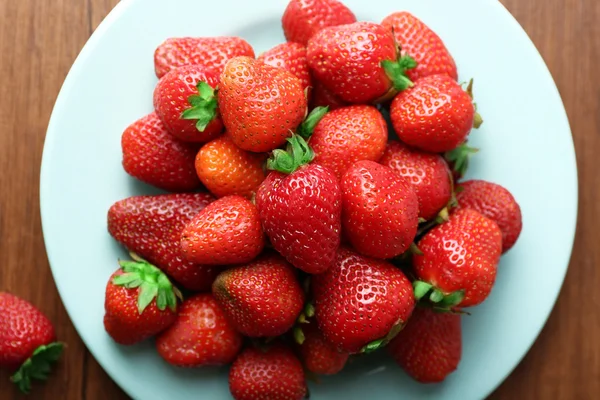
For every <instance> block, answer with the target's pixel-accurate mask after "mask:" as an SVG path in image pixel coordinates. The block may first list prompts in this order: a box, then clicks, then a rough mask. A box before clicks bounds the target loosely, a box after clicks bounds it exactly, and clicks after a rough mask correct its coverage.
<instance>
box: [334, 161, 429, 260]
mask: <svg viewBox="0 0 600 400" xmlns="http://www.w3.org/2000/svg"><path fill="white" fill-rule="evenodd" d="M341 187H342V210H343V211H342V226H343V229H344V234H345V235H346V236H347V238H348V239H349V240H350V243H352V245H353V247H354V248H355V249H356V250H357V251H358V252H359V253H361V254H364V255H366V256H369V257H374V258H381V259H387V258H393V257H396V256H398V255H400V254H402V253H404V252H405V251H406V250H408V247H409V246H410V244H411V243H412V241H413V240H414V238H415V236H416V234H417V227H418V225H419V200H418V198H417V195H416V193H415V192H414V190H413V188H412V187H411V185H410V183H408V182H407V181H406V180H405V179H404V178H402V177H401V176H400V175H399V174H398V173H397V172H396V171H394V170H392V169H391V168H388V167H386V166H383V165H380V164H378V163H376V162H373V161H359V162H357V163H355V164H354V165H352V166H351V167H350V169H348V171H347V172H346V173H345V174H344V176H343V178H342V181H341Z"/></svg>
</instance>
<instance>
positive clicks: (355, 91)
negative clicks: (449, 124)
mask: <svg viewBox="0 0 600 400" xmlns="http://www.w3.org/2000/svg"><path fill="white" fill-rule="evenodd" d="M307 57H308V65H309V66H310V68H311V70H312V72H313V74H314V76H315V78H316V79H317V80H319V81H320V82H321V83H322V84H323V85H325V87H326V88H327V89H329V90H330V91H331V92H332V93H334V94H335V95H337V96H338V97H339V98H341V99H342V100H343V101H346V102H348V103H371V102H373V101H381V100H383V99H384V98H386V99H387V98H389V97H390V96H391V95H393V94H394V93H396V91H399V90H404V89H406V88H407V87H409V86H411V85H412V82H411V81H410V80H409V79H408V78H407V77H406V75H405V72H406V70H407V69H410V68H413V67H414V66H415V63H414V60H413V59H412V58H410V57H408V56H407V57H400V54H399V52H398V48H397V46H396V43H395V40H394V36H393V35H392V31H391V29H387V28H384V27H383V26H381V25H379V24H374V23H372V22H355V23H353V24H347V25H340V26H333V27H329V28H325V29H323V30H321V31H319V32H318V33H317V34H315V35H314V36H313V37H312V38H311V39H310V40H309V41H308V47H307Z"/></svg>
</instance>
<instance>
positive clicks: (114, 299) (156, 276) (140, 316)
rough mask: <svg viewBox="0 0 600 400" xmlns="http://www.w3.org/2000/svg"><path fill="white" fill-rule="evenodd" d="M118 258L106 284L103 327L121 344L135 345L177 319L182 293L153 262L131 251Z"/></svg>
mask: <svg viewBox="0 0 600 400" xmlns="http://www.w3.org/2000/svg"><path fill="white" fill-rule="evenodd" d="M131 256H132V258H133V259H134V260H133V261H119V265H120V268H119V269H118V270H117V271H115V272H114V273H113V274H112V275H111V277H110V279H109V280H108V283H107V284H106V293H105V298H104V312H105V313H104V329H105V330H106V332H107V333H108V335H109V336H110V337H111V338H112V339H113V340H114V341H115V342H117V343H119V344H121V345H133V344H136V343H139V342H141V341H143V340H146V339H148V338H150V337H153V336H155V335H156V334H158V333H160V332H162V331H163V330H165V329H166V328H168V327H169V326H170V325H171V324H173V323H174V322H175V319H176V318H177V296H179V297H181V293H179V291H178V290H177V288H176V287H175V286H173V285H172V284H171V282H170V281H169V278H167V276H166V275H165V274H164V273H163V272H162V271H161V270H159V269H158V268H156V267H155V266H154V265H152V264H149V263H148V262H147V261H145V260H143V259H141V258H139V257H138V256H137V255H135V254H133V253H132V254H131Z"/></svg>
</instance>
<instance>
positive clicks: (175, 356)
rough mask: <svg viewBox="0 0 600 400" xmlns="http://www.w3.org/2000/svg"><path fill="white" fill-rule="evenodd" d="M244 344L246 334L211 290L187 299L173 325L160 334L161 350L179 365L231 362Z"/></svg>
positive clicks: (165, 356)
mask: <svg viewBox="0 0 600 400" xmlns="http://www.w3.org/2000/svg"><path fill="white" fill-rule="evenodd" d="M241 347H242V335H241V334H240V333H238V332H237V331H236V330H235V329H234V328H233V326H232V325H231V323H230V322H229V321H228V320H227V318H226V317H225V314H224V313H223V309H222V308H221V306H219V304H218V303H217V301H216V300H215V299H214V297H213V296H212V294H210V293H202V294H196V295H194V296H192V297H190V298H188V299H186V300H185V301H184V302H183V304H181V306H180V307H179V312H178V314H177V319H176V320H175V322H174V323H173V325H171V326H170V327H169V328H167V329H166V330H165V331H163V332H162V333H161V334H160V335H158V337H157V338H156V349H157V351H158V354H160V356H161V357H162V358H163V359H164V360H165V361H167V362H168V363H169V364H171V365H175V366H178V367H199V366H204V365H226V364H230V363H232V362H233V360H234V359H235V357H236V356H237V354H238V353H239V351H240V349H241Z"/></svg>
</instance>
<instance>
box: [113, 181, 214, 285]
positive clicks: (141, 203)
mask: <svg viewBox="0 0 600 400" xmlns="http://www.w3.org/2000/svg"><path fill="white" fill-rule="evenodd" d="M213 200H214V198H213V197H212V196H211V195H209V194H208V193H182V194H161V195H156V196H133V197H129V198H126V199H123V200H120V201H118V202H116V203H114V204H113V205H112V206H111V207H110V209H109V210H108V232H109V233H110V234H111V235H112V237H114V238H115V239H116V240H117V241H118V242H119V243H121V244H122V245H123V246H125V247H126V248H127V249H128V250H129V251H131V252H134V253H136V254H138V255H139V256H140V257H142V258H144V259H146V260H148V261H149V262H150V263H152V264H154V265H156V266H157V267H158V268H160V269H162V270H163V271H164V272H165V273H166V274H168V275H169V276H170V277H172V278H173V279H174V280H175V281H177V283H179V284H180V285H181V286H183V287H185V288H186V289H190V290H195V291H204V290H208V289H210V285H211V284H212V282H213V280H214V278H215V277H216V276H217V274H218V273H219V272H220V271H219V269H216V268H213V267H209V266H204V265H198V264H194V263H192V262H189V261H187V260H185V259H184V258H183V255H182V253H181V248H180V245H179V242H180V238H181V231H182V230H183V228H184V227H185V225H186V224H187V223H188V222H189V221H191V220H192V218H193V217H194V216H195V215H196V214H197V213H199V212H200V210H202V209H203V208H204V207H206V206H207V205H208V204H209V203H210V202H212V201H213Z"/></svg>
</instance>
